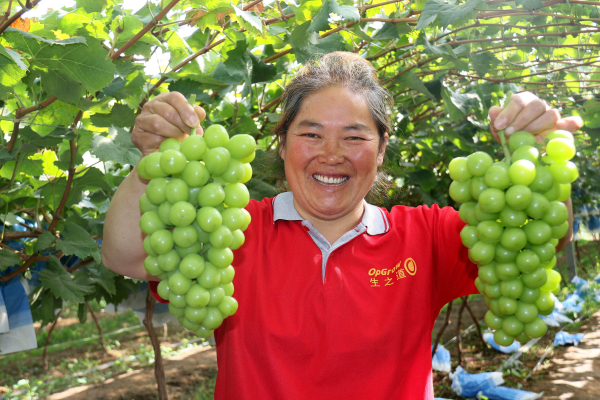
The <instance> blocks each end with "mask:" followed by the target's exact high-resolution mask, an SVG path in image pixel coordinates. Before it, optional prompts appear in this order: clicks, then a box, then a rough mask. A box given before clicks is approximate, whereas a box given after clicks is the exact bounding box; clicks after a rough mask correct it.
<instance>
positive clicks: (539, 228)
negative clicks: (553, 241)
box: [523, 220, 552, 245]
mask: <svg viewBox="0 0 600 400" xmlns="http://www.w3.org/2000/svg"><path fill="white" fill-rule="evenodd" d="M523 231H524V232H525V236H527V241H528V242H529V243H532V244H534V245H537V244H543V243H546V242H547V241H548V240H549V239H550V237H551V236H552V230H551V229H550V226H549V225H548V224H547V223H545V222H544V221H539V220H532V221H529V222H528V223H527V224H525V226H524V227H523Z"/></svg>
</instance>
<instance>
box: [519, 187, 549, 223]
mask: <svg viewBox="0 0 600 400" xmlns="http://www.w3.org/2000/svg"><path fill="white" fill-rule="evenodd" d="M549 207H550V202H549V201H548V199H546V197H544V195H542V194H540V193H536V192H532V193H531V202H530V203H529V205H528V206H527V208H526V209H525V212H526V213H527V215H529V216H530V217H531V218H533V219H540V218H542V217H543V216H544V215H545V214H546V213H547V212H548V208H549Z"/></svg>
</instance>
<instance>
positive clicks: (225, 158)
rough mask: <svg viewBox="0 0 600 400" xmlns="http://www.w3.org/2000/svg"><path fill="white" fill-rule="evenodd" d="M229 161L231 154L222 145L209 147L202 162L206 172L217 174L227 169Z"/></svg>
mask: <svg viewBox="0 0 600 400" xmlns="http://www.w3.org/2000/svg"><path fill="white" fill-rule="evenodd" d="M229 161H231V155H230V154H229V151H227V149H226V148H224V147H215V148H213V149H210V150H208V151H207V152H206V155H205V156H204V164H205V165H206V168H207V169H208V172H210V174H211V175H213V176H219V175H221V174H222V173H223V172H225V171H227V167H228V166H229Z"/></svg>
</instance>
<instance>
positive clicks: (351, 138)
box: [348, 136, 365, 140]
mask: <svg viewBox="0 0 600 400" xmlns="http://www.w3.org/2000/svg"><path fill="white" fill-rule="evenodd" d="M348 139H349V140H365V139H364V138H362V137H360V136H350V137H349V138H348Z"/></svg>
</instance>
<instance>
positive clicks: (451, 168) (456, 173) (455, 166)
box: [448, 157, 473, 182]
mask: <svg viewBox="0 0 600 400" xmlns="http://www.w3.org/2000/svg"><path fill="white" fill-rule="evenodd" d="M448 172H449V173H450V178H451V179H452V180H453V181H459V182H460V181H466V180H469V179H471V178H472V177H473V174H471V173H470V172H469V169H468V168H467V157H456V158H453V159H452V161H450V164H448Z"/></svg>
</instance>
